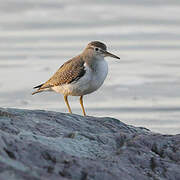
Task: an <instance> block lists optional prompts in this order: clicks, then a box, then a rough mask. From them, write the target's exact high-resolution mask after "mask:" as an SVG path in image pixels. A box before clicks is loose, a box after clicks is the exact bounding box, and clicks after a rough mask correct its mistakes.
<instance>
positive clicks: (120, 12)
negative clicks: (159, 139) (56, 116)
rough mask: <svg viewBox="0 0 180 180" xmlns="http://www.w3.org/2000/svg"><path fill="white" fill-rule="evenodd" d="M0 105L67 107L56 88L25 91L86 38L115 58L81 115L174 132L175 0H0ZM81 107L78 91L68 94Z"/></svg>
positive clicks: (178, 110) (179, 22)
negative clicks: (102, 44) (102, 45)
mask: <svg viewBox="0 0 180 180" xmlns="http://www.w3.org/2000/svg"><path fill="white" fill-rule="evenodd" d="M0 4H1V6H0V77H1V78H0V106H1V107H16V108H25V109H46V110H56V111H61V112H67V108H66V107H65V105H64V101H63V97H62V96H61V95H58V94H55V93H44V94H43V93H42V94H39V95H36V96H31V92H32V87H33V86H35V85H38V84H40V83H42V82H44V81H46V80H47V79H48V78H49V77H50V76H51V75H52V74H53V73H54V72H55V71H56V70H57V69H58V67H59V66H60V65H62V63H63V62H65V61H66V60H68V59H69V58H71V57H73V56H75V55H77V54H78V53H79V52H81V51H82V49H83V48H84V46H85V45H86V44H87V43H88V42H89V41H92V40H100V41H103V42H105V43H106V44H107V45H108V49H109V51H110V52H112V53H114V54H116V55H118V56H120V57H121V60H115V59H111V58H107V61H108V63H109V74H108V77H107V79H106V81H105V83H104V85H103V87H101V88H100V89H99V90H98V91H97V92H95V93H93V94H90V95H88V96H85V98H84V104H85V107H86V109H87V114H88V115H94V116H111V117H115V118H118V119H120V120H121V121H123V122H125V123H128V124H132V125H136V126H144V127H146V128H149V129H151V130H152V131H155V132H160V133H168V134H177V133H179V132H180V70H179V69H180V1H179V0H163V1H161V0H156V1H155V0H148V1H147V0H146V1H140V0H127V1H123V0H120V1H115V0H113V1H108V0H101V1H92V0H91V1H90V0H86V1H80V0H76V1H75V0H69V1H68V0H63V1H59V0H44V1H41V0H36V1H34V0H28V1H22V0H13V1H11V0H7V1H3V0H0ZM69 99H70V104H71V107H72V110H73V112H74V113H78V114H81V109H80V105H79V102H78V98H77V97H70V98H69Z"/></svg>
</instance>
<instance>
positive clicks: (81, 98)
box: [79, 96, 86, 116]
mask: <svg viewBox="0 0 180 180" xmlns="http://www.w3.org/2000/svg"><path fill="white" fill-rule="evenodd" d="M79 100H80V104H81V108H82V111H83V114H84V116H86V112H85V109H84V106H83V96H81V97H80V99H79Z"/></svg>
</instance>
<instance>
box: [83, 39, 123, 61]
mask: <svg viewBox="0 0 180 180" xmlns="http://www.w3.org/2000/svg"><path fill="white" fill-rule="evenodd" d="M84 53H85V54H87V55H89V56H93V57H96V58H102V57H103V58H104V57H107V56H109V57H113V58H116V59H120V58H119V57H118V56H116V55H114V54H112V53H110V52H108V51H107V47H106V45H105V44H104V43H102V42H99V41H92V42H90V43H89V44H88V45H87V47H86V49H85V51H84Z"/></svg>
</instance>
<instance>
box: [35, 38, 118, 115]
mask: <svg viewBox="0 0 180 180" xmlns="http://www.w3.org/2000/svg"><path fill="white" fill-rule="evenodd" d="M107 56H109V57H112V58H116V59H120V58H119V57H118V56H116V55H114V54H112V53H110V52H108V51H107V46H106V45H105V44H104V43H103V42H100V41H92V42H90V43H88V45H87V46H86V47H85V49H84V50H83V52H82V53H81V54H79V55H77V56H75V57H74V58H72V59H70V60H68V61H66V62H65V63H64V64H63V65H62V66H61V67H60V68H59V69H58V70H57V71H56V72H55V74H54V75H53V76H52V77H51V78H50V79H49V80H48V81H46V82H45V83H43V84H40V85H38V86H35V87H34V89H37V90H36V91H34V92H33V93H32V95H34V94H37V93H40V92H44V91H55V92H57V93H60V94H62V95H63V96H64V101H65V103H66V105H67V108H68V111H69V113H72V111H71V107H70V105H69V102H68V96H80V99H79V101H80V105H81V108H82V112H83V115H84V116H86V112H85V108H84V105H83V96H84V95H87V94H90V93H92V92H94V91H96V90H97V89H99V88H100V87H101V85H102V84H103V82H104V80H105V79H106V77H107V74H108V64H107V62H106V60H105V59H104V58H105V57H107Z"/></svg>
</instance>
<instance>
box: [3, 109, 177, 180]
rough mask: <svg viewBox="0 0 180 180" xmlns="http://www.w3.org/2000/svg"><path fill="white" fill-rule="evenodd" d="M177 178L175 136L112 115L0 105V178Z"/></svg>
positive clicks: (141, 179)
mask: <svg viewBox="0 0 180 180" xmlns="http://www.w3.org/2000/svg"><path fill="white" fill-rule="evenodd" d="M7 179H8V180H24V179H28V180H31V179H33V180H36V179H37V180H41V179H42V180H49V179H53V180H56V179H58V180H59V179H62V180H68V179H73V180H118V179H120V180H121V179H122V180H146V179H147V180H151V179H152V180H155V179H157V180H165V179H166V180H168V179H169V180H178V179H180V135H162V134H157V133H153V132H151V131H149V130H148V129H145V128H141V127H133V126H129V125H126V124H124V123H122V122H121V121H119V120H117V119H113V118H108V117H104V118H97V117H82V116H78V115H74V114H73V115H70V114H64V113H59V112H50V111H40V110H22V109H5V108H0V180H7Z"/></svg>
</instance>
